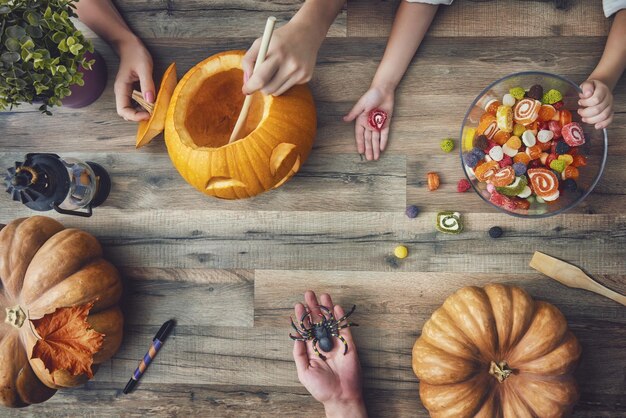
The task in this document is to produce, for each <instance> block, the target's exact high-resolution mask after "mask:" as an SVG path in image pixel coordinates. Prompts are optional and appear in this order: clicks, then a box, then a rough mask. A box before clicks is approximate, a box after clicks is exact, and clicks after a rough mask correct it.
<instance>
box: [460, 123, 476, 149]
mask: <svg viewBox="0 0 626 418" xmlns="http://www.w3.org/2000/svg"><path fill="white" fill-rule="evenodd" d="M474 138H476V128H470V127H468V126H466V127H465V128H463V148H465V149H468V148H472V144H473V143H474Z"/></svg>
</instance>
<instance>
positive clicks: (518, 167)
mask: <svg viewBox="0 0 626 418" xmlns="http://www.w3.org/2000/svg"><path fill="white" fill-rule="evenodd" d="M524 155H525V154H524ZM512 167H513V171H515V175H516V176H521V175H522V174H525V173H526V164H524V163H521V162H518V163H514V164H513V165H512Z"/></svg>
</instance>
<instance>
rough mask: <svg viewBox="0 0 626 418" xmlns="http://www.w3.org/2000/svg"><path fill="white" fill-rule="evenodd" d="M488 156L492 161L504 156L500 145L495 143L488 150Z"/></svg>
mask: <svg viewBox="0 0 626 418" xmlns="http://www.w3.org/2000/svg"><path fill="white" fill-rule="evenodd" d="M489 156H490V157H491V159H492V160H494V161H500V160H501V159H502V158H504V151H502V147H501V146H499V145H496V146H495V147H493V148H491V149H490V150H489Z"/></svg>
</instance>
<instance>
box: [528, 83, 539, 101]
mask: <svg viewBox="0 0 626 418" xmlns="http://www.w3.org/2000/svg"><path fill="white" fill-rule="evenodd" d="M526 96H528V97H530V98H531V99H535V100H541V98H542V97H543V87H542V86H541V85H540V84H535V85H533V86H531V87H530V88H529V89H528V93H526Z"/></svg>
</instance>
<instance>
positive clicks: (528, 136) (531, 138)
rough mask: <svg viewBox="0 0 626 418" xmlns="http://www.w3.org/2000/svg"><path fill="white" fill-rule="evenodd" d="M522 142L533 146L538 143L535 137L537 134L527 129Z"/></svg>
mask: <svg viewBox="0 0 626 418" xmlns="http://www.w3.org/2000/svg"><path fill="white" fill-rule="evenodd" d="M522 142H523V143H524V145H526V146H527V147H532V146H533V145H535V144H536V143H537V138H535V134H533V133H532V131H526V132H524V134H523V135H522Z"/></svg>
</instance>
